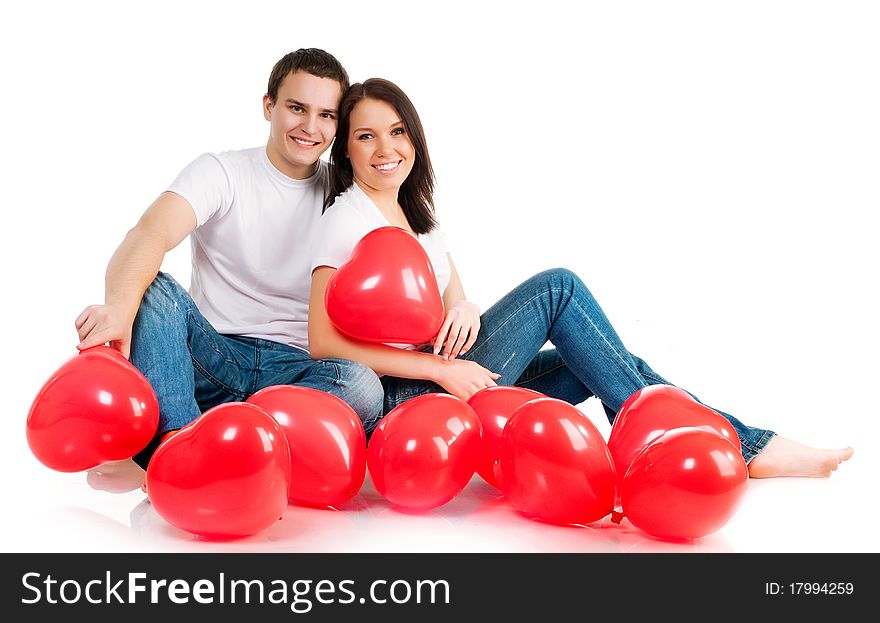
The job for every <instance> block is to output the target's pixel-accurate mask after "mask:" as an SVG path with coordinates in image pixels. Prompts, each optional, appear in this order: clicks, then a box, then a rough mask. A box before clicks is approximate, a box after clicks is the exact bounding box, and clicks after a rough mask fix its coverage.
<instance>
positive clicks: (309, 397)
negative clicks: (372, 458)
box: [247, 385, 367, 506]
mask: <svg viewBox="0 0 880 623" xmlns="http://www.w3.org/2000/svg"><path fill="white" fill-rule="evenodd" d="M247 402H249V403H251V404H255V405H257V406H258V407H262V408H263V409H265V410H266V412H268V413H269V415H271V416H272V417H273V418H275V420H276V421H277V422H278V424H279V425H280V426H281V429H282V430H283V431H284V434H285V436H286V437H287V443H288V445H289V446H290V488H289V489H288V493H287V497H288V499H289V500H290V501H291V502H294V503H297V504H305V505H309V506H339V505H340V504H343V503H345V502H346V501H348V500H349V499H351V498H352V497H354V495H355V494H357V492H358V491H359V490H360V488H361V485H363V484H364V478H365V476H366V471H367V436H366V434H365V433H364V425H363V424H362V423H361V420H360V418H359V417H358V416H357V413H355V411H354V409H352V408H351V407H350V406H349V405H348V403H346V402H345V401H344V400H342V399H340V398H337V397H336V396H334V395H333V394H328V393H327V392H324V391H320V390H317V389H313V388H311V387H300V386H294V385H273V386H271V387H266V388H264V389H261V390H260V391H258V392H257V393H255V394H254V395H253V396H251V397H250V398H248V400H247Z"/></svg>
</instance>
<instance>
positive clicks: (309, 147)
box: [263, 71, 342, 179]
mask: <svg viewBox="0 0 880 623" xmlns="http://www.w3.org/2000/svg"><path fill="white" fill-rule="evenodd" d="M341 99H342V87H341V86H340V84H339V83H338V82H337V81H335V80H333V79H331V78H319V77H317V76H313V75H312V74H309V73H306V72H304V71H297V72H295V73H290V74H287V77H286V78H285V79H284V81H283V82H282V83H281V86H280V87H279V88H278V99H277V100H276V101H275V102H274V103H272V102H271V101H269V96H268V95H264V96H263V116H264V117H265V118H266V120H267V121H268V122H269V123H270V129H269V143H268V145H267V148H266V152H267V154H268V155H269V161H270V162H271V163H272V164H274V165H275V167H276V168H277V169H278V170H279V171H281V172H282V173H284V174H285V175H287V176H288V177H291V178H294V179H305V178H307V177H309V176H311V175H312V174H313V173H314V172H315V164H316V163H317V162H318V159H319V158H320V157H321V154H323V153H324V152H325V151H327V148H328V147H330V144H331V143H332V142H333V137H334V136H335V135H336V123H337V111H338V108H339V100H341Z"/></svg>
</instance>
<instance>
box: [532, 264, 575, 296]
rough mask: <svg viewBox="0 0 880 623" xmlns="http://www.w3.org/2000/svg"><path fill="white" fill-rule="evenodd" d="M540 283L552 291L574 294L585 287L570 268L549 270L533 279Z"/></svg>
mask: <svg viewBox="0 0 880 623" xmlns="http://www.w3.org/2000/svg"><path fill="white" fill-rule="evenodd" d="M533 279H535V280H536V281H538V283H539V284H540V285H541V286H542V287H544V288H546V289H547V290H550V291H563V292H567V293H572V292H574V291H575V290H576V289H577V288H579V287H584V283H583V281H581V278H580V277H578V276H577V274H576V273H575V272H574V271H572V270H570V269H568V268H548V269H547V270H544V271H542V272H540V273H538V274H537V275H535V276H534V277H533Z"/></svg>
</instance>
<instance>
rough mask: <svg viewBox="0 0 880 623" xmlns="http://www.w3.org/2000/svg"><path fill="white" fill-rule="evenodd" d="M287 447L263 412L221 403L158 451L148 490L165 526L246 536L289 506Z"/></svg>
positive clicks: (223, 535)
mask: <svg viewBox="0 0 880 623" xmlns="http://www.w3.org/2000/svg"><path fill="white" fill-rule="evenodd" d="M289 478H290V448H289V447H288V445H287V438H286V437H285V435H284V431H282V430H281V427H280V426H279V424H278V422H276V421H275V419H274V418H273V417H272V416H271V415H269V414H268V413H266V411H265V410H264V409H262V408H261V407H258V406H257V405H254V404H249V403H246V402H227V403H224V404H221V405H218V406H216V407H213V408H211V409H208V410H207V411H205V412H204V413H203V414H202V415H201V416H199V417H198V418H196V419H195V420H194V421H193V422H192V423H190V424H188V425H187V426H185V427H184V428H181V429H180V430H179V431H177V433H176V434H174V435H173V436H171V437H169V438H168V439H166V440H165V441H164V442H162V444H160V445H159V447H158V448H157V449H156V452H155V454H153V458H152V459H151V460H150V463H149V465H148V466H147V479H146V482H147V492H148V494H149V496H150V502H151V503H152V505H153V508H155V509H156V512H157V513H158V514H159V515H160V516H161V517H162V518H163V519H165V521H167V522H168V523H170V524H172V525H173V526H176V527H178V528H180V529H181V530H186V531H187V532H191V533H193V534H197V535H201V536H204V537H208V538H212V539H227V538H236V537H243V536H248V535H251V534H256V533H257V532H259V531H261V530H263V529H265V528H268V527H269V526H271V525H272V524H273V523H274V522H276V521H278V519H279V518H280V517H281V515H282V513H283V512H284V509H285V508H286V507H287V488H288V480H289Z"/></svg>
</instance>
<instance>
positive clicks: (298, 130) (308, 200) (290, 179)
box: [75, 48, 383, 469]
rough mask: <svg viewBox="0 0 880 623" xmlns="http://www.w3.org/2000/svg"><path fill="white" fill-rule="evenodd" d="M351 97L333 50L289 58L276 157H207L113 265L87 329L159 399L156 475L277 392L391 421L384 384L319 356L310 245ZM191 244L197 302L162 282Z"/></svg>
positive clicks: (267, 101)
mask: <svg viewBox="0 0 880 623" xmlns="http://www.w3.org/2000/svg"><path fill="white" fill-rule="evenodd" d="M348 84H349V80H348V74H347V73H346V71H345V69H344V68H343V67H342V65H341V64H340V63H339V61H338V60H337V59H336V58H334V57H333V56H332V55H330V54H328V53H327V52H325V51H323V50H319V49H314V48H308V49H299V50H296V51H295V52H291V53H289V54H287V55H286V56H284V57H283V58H281V59H280V60H279V61H278V62H277V63H276V64H275V67H274V68H273V69H272V73H271V75H270V77H269V85H268V89H267V93H266V94H265V95H264V96H263V115H264V117H265V118H266V120H267V121H269V128H270V129H269V140H268V141H267V143H266V145H265V146H260V147H256V148H252V149H244V150H238V151H226V152H222V153H219V154H203V155H202V156H200V157H198V158H197V159H196V160H194V161H193V162H192V163H191V164H189V165H188V166H187V167H186V168H184V169H183V171H181V172H180V174H179V175H178V176H177V178H176V179H175V180H174V182H173V183H172V184H171V186H170V187H169V188H168V190H166V191H165V192H163V193H162V194H160V195H159V197H158V198H157V199H156V200H155V201H154V202H153V204H152V205H151V206H150V207H149V208H148V209H147V210H146V212H145V213H144V214H143V216H142V217H141V218H140V220H139V221H138V223H137V224H136V225H135V227H134V228H133V229H131V230H130V231H129V232H128V234H127V235H126V236H125V239H124V240H123V241H122V243H121V244H120V246H119V247H118V248H117V249H116V251H115V253H114V254H113V256H112V257H111V259H110V262H109V264H108V266H107V271H106V276H105V302H104V304H103V305H90V306H88V307H86V309H85V310H83V312H82V313H81V314H80V315H79V316H78V317H77V319H76V323H75V324H76V329H77V332H78V334H79V338H80V343H79V344H78V346H77V347H78V348H79V349H80V350H82V349H85V348H89V347H91V346H95V345H98V344H105V343H109V344H110V345H111V346H113V347H114V348H116V349H118V350H119V351H120V352H121V353H122V354H123V355H125V356H126V357H129V358H130V360H131V362H132V363H133V364H134V365H135V366H136V367H137V368H138V369H139V370H141V372H143V373H144V375H145V376H146V377H147V379H149V381H150V383H151V385H152V386H153V389H154V390H155V392H156V395H157V397H158V399H159V411H160V415H159V427H158V430H157V433H156V437H155V438H154V439H153V441H152V442H151V443H150V444H149V445H148V446H147V448H145V449H144V450H143V451H142V452H141V453H139V454H138V455H137V456H135V457H134V459H135V462H136V463H138V464H139V465H140V466H141V467H143V468H144V469H146V466H147V462H148V461H149V459H150V457H151V456H152V453H153V452H154V451H155V449H156V447H157V446H158V444H159V443H160V442H161V441H162V440H163V439H164V438H165V437H166V436H168V435H169V434H171V433H173V431H175V430H178V429H180V428H181V427H183V426H185V425H186V424H188V423H190V422H192V421H193V420H194V419H196V418H197V417H198V416H199V415H200V414H201V413H202V412H204V411H205V410H207V409H209V408H211V407H213V406H215V405H218V404H221V403H224V402H230V401H242V400H246V399H247V398H248V397H249V396H250V395H251V394H253V393H254V392H256V391H257V390H259V389H262V388H263V387H268V386H270V385H277V384H292V385H302V386H306V387H311V388H314V389H319V390H323V391H326V392H329V393H331V394H334V395H336V396H338V397H339V398H341V399H343V400H345V401H346V402H347V403H348V404H350V405H351V406H352V408H354V410H355V411H356V412H357V414H358V416H359V417H360V418H361V421H362V422H363V423H364V425H365V426H366V427H369V426H371V425H372V423H373V422H374V421H375V420H377V419H379V418H380V417H381V415H382V400H383V393H382V386H381V384H380V382H379V379H378V377H377V376H376V374H375V373H374V372H372V371H371V370H370V369H369V368H367V367H366V366H363V365H360V364H357V363H354V362H351V361H347V360H343V359H318V360H313V359H311V357H310V356H309V352H308V330H307V320H308V303H309V290H310V287H311V275H310V270H309V269H310V258H309V241H310V236H311V233H312V230H313V228H314V227H315V225H316V224H317V221H318V218H319V217H320V216H321V211H322V205H323V202H324V197H325V194H326V191H327V187H328V186H327V166H326V163H325V162H324V161H322V160H320V157H321V155H322V154H323V153H324V152H325V151H326V150H327V149H328V148H329V147H330V145H331V143H332V142H333V138H334V136H335V134H336V123H337V120H336V119H337V108H338V106H339V101H340V99H341V97H342V93H343V92H344V90H345V89H346V88H347V87H348ZM187 236H189V237H190V241H191V245H192V267H193V268H192V277H191V284H190V291H189V292H187V291H186V290H185V289H184V288H182V287H181V286H180V285H179V284H178V283H177V282H176V281H175V280H174V279H173V278H172V277H171V276H170V275H167V274H165V273H163V272H160V271H159V268H160V267H161V264H162V260H163V258H164V256H165V254H166V253H167V252H168V251H170V250H171V249H173V248H174V247H176V246H177V245H178V244H179V243H180V242H181V241H182V240H183V239H184V238H186V237H187Z"/></svg>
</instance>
